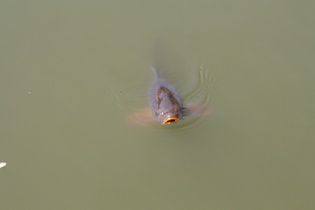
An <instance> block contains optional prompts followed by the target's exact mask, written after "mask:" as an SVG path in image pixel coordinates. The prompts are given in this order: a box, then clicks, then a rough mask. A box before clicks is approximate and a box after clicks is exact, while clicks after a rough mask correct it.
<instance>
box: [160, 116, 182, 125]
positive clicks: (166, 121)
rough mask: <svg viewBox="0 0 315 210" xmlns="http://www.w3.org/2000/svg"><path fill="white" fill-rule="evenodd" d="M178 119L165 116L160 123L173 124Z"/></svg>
mask: <svg viewBox="0 0 315 210" xmlns="http://www.w3.org/2000/svg"><path fill="white" fill-rule="evenodd" d="M178 121H179V119H178V118H167V119H166V120H165V121H164V122H163V123H162V124H164V125H167V124H173V123H177V122H178Z"/></svg>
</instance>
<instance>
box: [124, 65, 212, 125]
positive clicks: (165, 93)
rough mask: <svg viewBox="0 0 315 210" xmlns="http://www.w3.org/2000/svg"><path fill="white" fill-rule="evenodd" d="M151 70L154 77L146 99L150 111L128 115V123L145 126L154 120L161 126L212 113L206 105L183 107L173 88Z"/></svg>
mask: <svg viewBox="0 0 315 210" xmlns="http://www.w3.org/2000/svg"><path fill="white" fill-rule="evenodd" d="M151 69H152V72H153V75H154V77H153V81H152V85H151V88H150V90H149V97H148V98H149V106H150V110H148V109H146V110H144V111H142V112H136V113H133V114H131V115H129V116H128V117H127V122H128V123H137V124H140V125H145V124H146V123H148V122H151V121H154V120H155V121H157V122H159V123H160V124H162V125H170V124H174V123H178V122H180V121H182V120H183V119H184V117H185V116H188V115H194V116H204V115H207V114H210V113H211V112H212V109H211V108H209V107H207V106H206V105H200V104H189V105H187V106H184V104H183V101H182V99H181V97H180V96H179V94H178V92H177V91H176V90H175V88H174V87H173V86H172V85H171V84H169V83H168V81H167V80H166V79H165V78H163V77H162V76H161V75H160V73H159V71H158V70H157V69H156V68H154V67H152V68H151Z"/></svg>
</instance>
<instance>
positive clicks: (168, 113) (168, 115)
mask: <svg viewBox="0 0 315 210" xmlns="http://www.w3.org/2000/svg"><path fill="white" fill-rule="evenodd" d="M152 70H153V72H154V80H153V84H152V87H151V90H150V93H149V103H150V107H151V112H152V115H153V117H154V118H155V119H156V120H157V121H159V122H161V124H173V123H176V122H178V121H180V120H181V119H182V118H183V115H184V111H183V109H184V107H183V102H182V100H181V98H180V97H179V95H178V93H177V92H176V90H175V89H174V87H173V86H171V85H170V84H169V83H168V82H167V81H166V80H165V79H163V78H162V77H161V76H160V75H159V73H158V72H157V70H156V69H155V68H152Z"/></svg>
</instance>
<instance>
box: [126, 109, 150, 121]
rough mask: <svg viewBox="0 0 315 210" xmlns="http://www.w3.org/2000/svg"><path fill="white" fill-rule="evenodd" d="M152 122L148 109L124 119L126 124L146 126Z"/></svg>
mask: <svg viewBox="0 0 315 210" xmlns="http://www.w3.org/2000/svg"><path fill="white" fill-rule="evenodd" d="M153 120H154V117H153V116H152V114H151V111H150V110H149V109H145V110H143V111H142V112H135V113H132V114H130V115H129V116H127V117H126V120H125V121H126V123H128V124H138V125H146V124H148V123H150V122H152V121H153Z"/></svg>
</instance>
